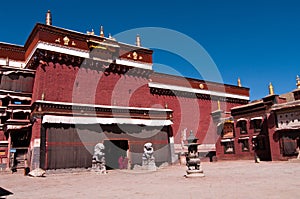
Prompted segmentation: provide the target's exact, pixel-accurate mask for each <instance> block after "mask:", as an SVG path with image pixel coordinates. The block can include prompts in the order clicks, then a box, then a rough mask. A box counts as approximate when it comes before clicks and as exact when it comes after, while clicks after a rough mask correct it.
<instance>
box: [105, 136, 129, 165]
mask: <svg viewBox="0 0 300 199" xmlns="http://www.w3.org/2000/svg"><path fill="white" fill-rule="evenodd" d="M103 144H104V146H105V150H104V151H105V160H106V168H107V169H118V168H119V158H120V157H121V156H122V157H123V158H128V157H127V150H128V149H129V144H128V140H104V143H103Z"/></svg>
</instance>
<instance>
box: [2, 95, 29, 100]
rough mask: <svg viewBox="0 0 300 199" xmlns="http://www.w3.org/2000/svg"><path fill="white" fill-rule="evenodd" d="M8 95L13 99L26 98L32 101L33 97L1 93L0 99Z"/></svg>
mask: <svg viewBox="0 0 300 199" xmlns="http://www.w3.org/2000/svg"><path fill="white" fill-rule="evenodd" d="M6 97H9V98H11V99H17V100H21V101H22V100H26V101H30V100H31V97H23V96H16V95H10V94H7V95H0V99H2V98H6Z"/></svg>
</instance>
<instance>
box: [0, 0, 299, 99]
mask: <svg viewBox="0 0 300 199" xmlns="http://www.w3.org/2000/svg"><path fill="white" fill-rule="evenodd" d="M48 9H50V10H51V12H52V14H53V25H55V26H59V27H64V28H68V29H72V30H76V31H80V32H86V31H87V30H91V29H94V30H95V32H96V34H98V33H99V27H100V25H103V26H104V28H105V33H106V35H107V34H108V33H111V34H113V35H114V34H118V33H120V32H123V31H126V30H130V29H133V28H140V27H162V28H168V29H172V30H176V31H178V32H180V33H183V34H185V35H187V36H189V37H191V38H192V39H194V40H195V41H197V42H198V43H199V44H201V45H202V46H203V48H204V49H205V50H206V51H207V53H208V54H209V55H210V57H211V58H212V59H213V61H214V62H215V64H216V66H217V67H218V70H219V71H220V74H221V76H222V79H223V82H224V83H227V84H234V85H236V82H237V78H238V77H240V78H241V81H242V84H243V86H246V87H249V88H250V95H251V100H254V99H258V98H261V97H264V96H266V95H268V84H269V82H272V84H273V85H274V89H275V93H276V94H282V93H286V92H289V91H292V90H293V89H295V88H296V85H295V84H296V80H295V79H296V75H297V74H299V75H300V71H299V70H300V2H298V1H297V0H294V1H292V0H285V1H278V0H273V1H258V0H251V1H248V0H244V1H242V0H226V1H224V0H199V1H197V0H195V1H191V0H185V1H177V0H173V1H162V0H160V1H157V0H152V1H137V0H130V1H100V0H97V1H96V0H95V1H79V0H72V1H68V0H34V1H32V0H28V1H21V0H16V1H3V2H1V12H0V18H1V20H0V26H1V31H0V41H3V42H9V43H15V44H21V45H23V44H24V43H25V41H26V39H27V37H28V35H29V34H30V32H31V30H32V28H33V27H34V25H35V23H37V22H42V23H44V18H45V13H46V11H47V10H48ZM141 37H142V39H143V35H141ZM134 39H135V35H133V37H132V41H124V42H130V43H132V44H133V43H134V42H135V41H134ZM142 43H143V40H142ZM181 45H182V43H181V41H178V46H181ZM154 61H155V62H156V63H160V64H164V65H168V66H171V67H173V68H174V69H175V70H176V71H179V73H180V74H182V75H184V76H188V77H194V78H202V77H201V76H199V74H198V73H195V71H194V70H192V68H193V66H192V65H191V64H190V63H188V62H187V61H186V60H184V59H182V58H180V57H179V56H177V55H175V54H173V53H171V52H167V51H163V50H156V51H155V54H154ZM155 69H156V71H160V72H166V71H164V70H163V69H162V68H160V67H159V65H157V66H156V67H155ZM208 80H213V79H208Z"/></svg>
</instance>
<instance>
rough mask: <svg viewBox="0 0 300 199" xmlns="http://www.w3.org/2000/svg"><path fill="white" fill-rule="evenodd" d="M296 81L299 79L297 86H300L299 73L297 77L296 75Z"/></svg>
mask: <svg viewBox="0 0 300 199" xmlns="http://www.w3.org/2000/svg"><path fill="white" fill-rule="evenodd" d="M296 81H297V83H296V85H297V88H300V78H299V76H298V75H297V77H296Z"/></svg>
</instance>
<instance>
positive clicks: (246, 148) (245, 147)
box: [239, 139, 250, 152]
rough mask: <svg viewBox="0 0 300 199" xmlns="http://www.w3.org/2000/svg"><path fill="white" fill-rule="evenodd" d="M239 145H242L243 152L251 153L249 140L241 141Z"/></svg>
mask: <svg viewBox="0 0 300 199" xmlns="http://www.w3.org/2000/svg"><path fill="white" fill-rule="evenodd" d="M239 143H240V144H241V147H242V152H247V151H250V147H249V139H241V140H239Z"/></svg>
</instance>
